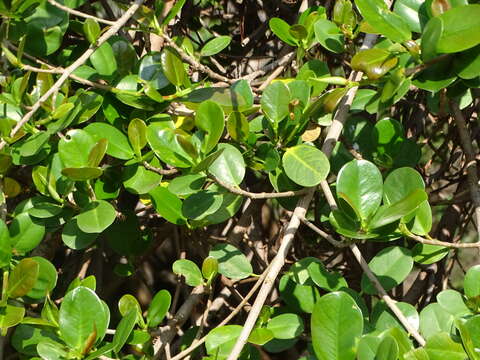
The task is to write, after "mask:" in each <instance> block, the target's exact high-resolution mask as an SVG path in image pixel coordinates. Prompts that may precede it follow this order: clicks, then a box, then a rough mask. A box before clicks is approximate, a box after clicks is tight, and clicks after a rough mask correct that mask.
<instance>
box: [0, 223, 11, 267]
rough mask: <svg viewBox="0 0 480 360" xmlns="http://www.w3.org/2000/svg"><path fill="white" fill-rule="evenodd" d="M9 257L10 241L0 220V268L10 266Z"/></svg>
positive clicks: (6, 230) (5, 227)
mask: <svg viewBox="0 0 480 360" xmlns="http://www.w3.org/2000/svg"><path fill="white" fill-rule="evenodd" d="M11 257H12V241H11V240H10V233H9V231H8V228H7V225H5V222H4V221H3V220H0V267H1V268H3V267H5V266H8V265H10V259H11Z"/></svg>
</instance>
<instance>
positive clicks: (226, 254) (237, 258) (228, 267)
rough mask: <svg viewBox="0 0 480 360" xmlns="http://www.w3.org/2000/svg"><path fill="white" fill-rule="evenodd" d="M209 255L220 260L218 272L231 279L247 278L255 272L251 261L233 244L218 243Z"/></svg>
mask: <svg viewBox="0 0 480 360" xmlns="http://www.w3.org/2000/svg"><path fill="white" fill-rule="evenodd" d="M208 256H211V257H213V258H215V259H217V260H218V272H219V273H220V274H222V275H224V276H225V277H227V278H229V279H234V280H240V279H245V278H247V277H249V276H250V275H251V274H252V273H253V269H252V265H251V264H250V261H248V259H247V258H246V256H245V255H243V254H242V252H241V251H240V250H238V249H237V248H236V247H235V246H233V245H230V244H226V243H221V244H217V245H215V246H214V247H213V249H212V250H210V252H209V253H208Z"/></svg>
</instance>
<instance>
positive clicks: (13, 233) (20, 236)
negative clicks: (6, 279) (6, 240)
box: [9, 212, 45, 254]
mask: <svg viewBox="0 0 480 360" xmlns="http://www.w3.org/2000/svg"><path fill="white" fill-rule="evenodd" d="M9 231H10V241H11V244H12V246H13V248H14V249H15V251H16V252H17V253H18V254H25V253H27V252H29V251H31V250H33V249H35V248H36V247H37V245H38V244H40V242H41V241H42V239H43V236H44V235H45V227H44V226H43V225H41V224H39V223H37V222H34V221H33V219H32V218H31V217H30V215H28V213H27V212H24V213H21V214H19V215H17V216H15V217H14V218H13V220H12V222H11V223H10V227H9Z"/></svg>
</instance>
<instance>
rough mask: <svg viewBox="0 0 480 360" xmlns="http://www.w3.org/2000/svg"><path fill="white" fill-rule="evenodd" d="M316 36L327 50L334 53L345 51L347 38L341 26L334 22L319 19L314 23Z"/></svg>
mask: <svg viewBox="0 0 480 360" xmlns="http://www.w3.org/2000/svg"><path fill="white" fill-rule="evenodd" d="M314 29H315V38H316V39H317V41H318V42H319V43H320V44H321V45H322V46H323V47H324V48H325V49H327V50H330V51H331V52H334V53H337V54H339V53H342V52H344V51H345V39H344V35H343V33H342V31H341V30H340V28H339V27H338V26H337V25H335V23H334V22H332V21H330V20H326V19H319V20H317V22H316V23H315V25H314Z"/></svg>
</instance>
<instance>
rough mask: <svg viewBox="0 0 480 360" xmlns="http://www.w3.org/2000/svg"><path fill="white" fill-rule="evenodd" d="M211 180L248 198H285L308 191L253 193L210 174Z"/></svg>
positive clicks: (233, 192)
mask: <svg viewBox="0 0 480 360" xmlns="http://www.w3.org/2000/svg"><path fill="white" fill-rule="evenodd" d="M210 178H211V179H212V180H213V181H215V182H216V183H217V184H219V185H220V186H221V187H223V188H225V189H226V190H228V191H229V192H231V193H232V194H237V195H242V196H245V197H248V198H250V199H256V200H258V199H275V198H285V197H293V196H299V195H305V194H307V193H308V189H306V188H305V189H301V190H295V191H284V192H273V193H266V192H260V193H254V192H250V191H245V190H243V189H240V188H237V187H234V186H231V185H229V184H227V183H225V182H223V181H222V180H220V179H218V178H216V177H214V176H211V177H210Z"/></svg>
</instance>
